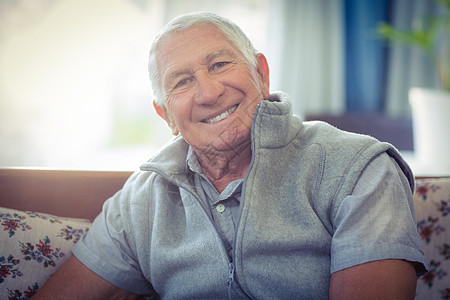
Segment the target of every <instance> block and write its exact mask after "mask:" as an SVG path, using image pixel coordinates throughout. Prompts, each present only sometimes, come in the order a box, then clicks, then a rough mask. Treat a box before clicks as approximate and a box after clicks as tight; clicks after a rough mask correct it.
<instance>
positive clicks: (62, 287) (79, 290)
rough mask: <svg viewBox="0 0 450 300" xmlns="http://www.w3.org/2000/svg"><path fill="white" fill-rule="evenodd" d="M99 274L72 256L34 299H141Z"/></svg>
mask: <svg viewBox="0 0 450 300" xmlns="http://www.w3.org/2000/svg"><path fill="white" fill-rule="evenodd" d="M140 297H141V296H139V295H134V294H131V293H128V292H127V291H124V290H122V289H119V288H118V287H116V286H114V285H112V284H111V283H109V282H108V281H106V280H105V279H103V278H102V277H100V276H98V275H97V274H95V273H94V272H92V271H91V270H89V269H88V268H87V267H86V266H85V265H83V264H82V263H81V262H80V261H79V260H78V259H77V258H76V257H75V256H71V257H70V258H69V259H68V260H67V261H66V262H65V263H64V264H63V265H62V266H61V267H60V268H59V269H58V270H57V271H56V272H55V273H54V274H53V275H52V276H51V277H50V278H49V280H48V281H47V282H46V283H45V285H44V286H43V287H42V288H41V289H40V290H39V291H38V293H37V294H36V295H34V296H33V299H35V300H36V299H37V300H38V299H46V300H48V299H139V298H140Z"/></svg>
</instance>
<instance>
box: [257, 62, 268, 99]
mask: <svg viewBox="0 0 450 300" xmlns="http://www.w3.org/2000/svg"><path fill="white" fill-rule="evenodd" d="M256 58H257V60H258V66H257V71H258V74H259V76H260V77H261V81H262V84H263V86H262V87H261V88H262V89H263V94H264V99H268V98H269V86H270V84H269V64H268V63H267V59H266V57H265V56H264V54H262V53H258V54H256Z"/></svg>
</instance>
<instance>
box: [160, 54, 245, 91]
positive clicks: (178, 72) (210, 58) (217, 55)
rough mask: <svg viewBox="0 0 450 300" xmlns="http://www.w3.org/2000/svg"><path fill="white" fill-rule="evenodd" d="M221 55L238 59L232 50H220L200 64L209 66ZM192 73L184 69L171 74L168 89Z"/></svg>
mask: <svg viewBox="0 0 450 300" xmlns="http://www.w3.org/2000/svg"><path fill="white" fill-rule="evenodd" d="M221 55H229V56H231V57H232V58H236V57H237V55H236V54H235V53H233V52H232V51H230V50H227V49H219V50H217V51H213V52H211V53H208V54H207V55H206V56H205V57H204V58H202V59H201V61H200V64H202V65H207V64H208V63H210V62H211V61H212V60H213V59H215V58H216V57H219V56H221ZM190 72H191V68H182V69H179V70H175V71H173V72H171V73H170V74H169V75H168V76H167V87H170V86H171V85H172V82H173V81H175V80H176V79H177V78H178V77H180V76H182V75H184V74H187V73H190Z"/></svg>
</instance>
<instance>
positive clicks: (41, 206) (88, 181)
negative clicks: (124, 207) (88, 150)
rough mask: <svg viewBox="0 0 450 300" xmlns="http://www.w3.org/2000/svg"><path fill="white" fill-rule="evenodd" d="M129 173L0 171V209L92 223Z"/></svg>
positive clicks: (35, 170)
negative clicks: (7, 208)
mask: <svg viewBox="0 0 450 300" xmlns="http://www.w3.org/2000/svg"><path fill="white" fill-rule="evenodd" d="M131 174H132V172H122V171H120V172H115V171H60V170H41V169H39V170H37V169H14V168H12V169H0V206H3V207H9V208H13V209H18V210H28V211H36V212H43V213H49V214H53V215H57V216H61V217H71V218H84V219H89V220H91V221H92V220H93V219H94V218H95V217H96V216H97V215H98V213H99V212H100V211H101V208H102V205H103V202H104V201H105V200H106V199H108V198H109V197H111V196H112V195H114V193H116V192H117V191H118V190H119V189H121V188H122V186H123V184H124V183H125V181H126V180H127V178H128V177H129V176H130V175H131Z"/></svg>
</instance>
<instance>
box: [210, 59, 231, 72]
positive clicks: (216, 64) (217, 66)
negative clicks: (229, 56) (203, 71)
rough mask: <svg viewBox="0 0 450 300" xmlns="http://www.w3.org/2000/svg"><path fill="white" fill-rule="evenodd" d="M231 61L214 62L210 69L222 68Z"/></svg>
mask: <svg viewBox="0 0 450 300" xmlns="http://www.w3.org/2000/svg"><path fill="white" fill-rule="evenodd" d="M229 63H230V62H228V61H220V62H217V63H215V64H213V65H212V66H211V68H210V69H209V70H210V71H215V70H218V69H221V68H223V67H225V66H226V65H228V64H229Z"/></svg>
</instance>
